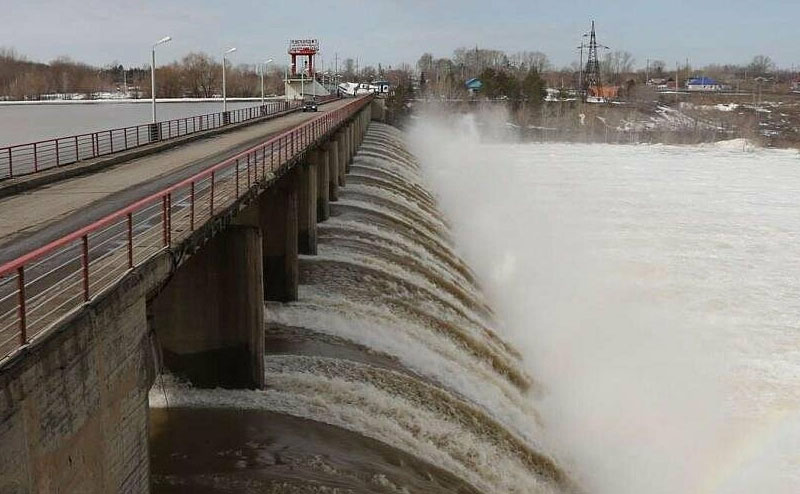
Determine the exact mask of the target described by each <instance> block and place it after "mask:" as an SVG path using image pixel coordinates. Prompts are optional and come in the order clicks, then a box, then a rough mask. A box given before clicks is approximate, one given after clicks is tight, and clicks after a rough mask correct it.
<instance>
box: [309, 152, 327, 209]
mask: <svg viewBox="0 0 800 494" xmlns="http://www.w3.org/2000/svg"><path fill="white" fill-rule="evenodd" d="M312 159H313V160H314V161H315V163H316V165H317V222H320V221H325V220H327V219H328V218H329V217H330V215H331V206H330V204H329V198H330V184H329V182H330V169H329V168H328V166H329V165H328V151H327V150H326V149H324V148H323V149H319V150H317V151H316V152H315V153H314V154H313V155H312Z"/></svg>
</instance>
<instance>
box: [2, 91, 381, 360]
mask: <svg viewBox="0 0 800 494" xmlns="http://www.w3.org/2000/svg"><path fill="white" fill-rule="evenodd" d="M371 99H372V96H365V97H362V98H359V99H356V100H354V101H352V102H350V103H348V104H346V105H345V106H343V107H342V108H339V109H337V110H333V111H331V112H327V113H325V114H323V115H320V116H318V117H316V118H313V119H311V120H309V121H307V122H305V123H303V124H301V125H298V126H297V127H294V128H293V129H291V130H288V131H286V132H283V133H281V134H280V135H277V136H275V137H272V138H271V139H269V140H267V141H265V142H264V143H262V144H259V145H256V146H254V147H252V148H250V149H248V150H246V151H243V152H242V153H239V154H237V155H236V156H233V157H231V158H229V159H226V160H224V161H222V162H220V163H218V164H216V165H213V166H211V167H209V168H207V169H205V170H203V171H202V172H199V173H197V174H195V175H193V176H191V177H189V178H187V179H184V180H182V181H180V182H178V183H175V184H173V185H171V186H169V187H167V188H165V189H163V190H161V191H160V192H157V193H155V194H152V195H150V196H148V197H146V198H144V199H140V200H138V201H136V202H134V203H132V204H130V205H128V206H126V207H124V208H122V209H119V210H117V211H116V212H114V213H111V214H109V215H107V216H105V217H103V218H101V219H100V220H98V221H95V222H94V223H91V224H90V225H87V226H85V227H83V228H81V229H79V230H77V231H74V232H72V233H70V234H68V235H66V236H64V237H62V238H60V239H58V240H55V241H53V242H51V243H49V244H47V245H45V246H43V247H40V248H38V249H36V250H34V251H32V252H29V253H28V254H25V255H23V256H20V257H19V258H17V259H15V260H13V261H9V262H7V263H5V264H3V265H2V266H0V359H2V358H5V357H7V356H8V355H10V354H12V353H13V352H15V351H16V350H17V349H19V348H20V347H22V346H24V345H26V344H27V343H28V342H30V340H31V338H33V337H35V336H36V335H37V334H39V333H41V332H42V331H44V330H46V329H47V328H49V327H50V326H52V325H53V324H55V323H56V322H57V321H59V320H60V319H61V318H63V317H64V316H65V315H67V314H69V313H70V312H72V311H74V310H76V309H78V308H80V307H81V306H82V305H83V304H85V303H86V302H88V301H89V300H91V299H92V297H93V296H95V295H96V294H98V293H99V292H100V291H102V290H104V289H106V288H108V287H110V286H111V285H113V284H115V283H116V282H118V281H119V280H120V279H121V278H122V277H123V276H124V275H125V274H126V273H128V271H129V270H131V269H133V268H134V267H136V266H138V265H141V264H142V263H144V262H145V261H146V260H148V259H149V258H151V257H152V256H153V255H155V254H157V253H158V252H160V251H162V250H163V249H168V248H169V247H171V246H172V245H176V243H177V242H180V241H181V240H184V239H186V238H187V237H188V236H189V235H191V233H192V232H193V231H195V230H196V229H197V228H198V227H200V226H201V225H202V224H203V223H205V222H206V221H208V220H209V219H211V218H212V217H214V215H215V214H217V213H218V212H220V211H222V210H223V209H224V208H226V207H227V206H229V205H231V204H233V203H234V201H236V200H237V199H238V198H240V197H242V195H244V194H245V193H247V191H248V190H249V189H250V188H251V187H253V186H255V185H263V184H264V183H266V182H268V181H270V180H273V179H274V178H275V177H276V176H278V175H279V173H280V172H281V171H282V170H283V169H284V168H285V167H286V166H287V165H288V164H289V163H291V161H292V159H294V158H295V157H297V156H298V155H299V154H301V153H303V152H304V151H305V150H306V149H308V148H309V147H310V146H311V145H312V144H314V143H316V142H317V141H318V140H319V139H321V138H322V137H324V136H325V135H326V134H328V133H329V132H331V131H332V130H333V129H335V128H336V127H337V126H338V125H339V124H341V123H342V122H343V121H345V120H347V119H348V118H350V117H351V116H353V115H354V114H355V113H356V112H357V111H358V110H360V109H361V108H363V107H364V106H365V105H366V104H368V103H369V102H370V100H371Z"/></svg>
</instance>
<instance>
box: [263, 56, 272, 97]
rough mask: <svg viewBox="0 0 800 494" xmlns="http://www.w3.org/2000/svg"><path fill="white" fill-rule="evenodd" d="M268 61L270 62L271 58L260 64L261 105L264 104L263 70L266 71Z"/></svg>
mask: <svg viewBox="0 0 800 494" xmlns="http://www.w3.org/2000/svg"><path fill="white" fill-rule="evenodd" d="M270 63H272V59H271V58H270V59H269V60H267V61H265V62H264V63H262V64H261V106H264V72H266V70H267V65H268V64H270Z"/></svg>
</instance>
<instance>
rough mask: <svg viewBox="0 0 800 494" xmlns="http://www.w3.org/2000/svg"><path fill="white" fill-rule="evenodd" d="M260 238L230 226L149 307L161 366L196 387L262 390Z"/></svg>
mask: <svg viewBox="0 0 800 494" xmlns="http://www.w3.org/2000/svg"><path fill="white" fill-rule="evenodd" d="M261 243H262V241H261V232H260V231H259V230H258V229H257V228H252V227H248V226H237V225H234V226H230V227H229V228H227V229H226V230H225V231H223V232H221V233H219V234H218V235H216V236H215V237H214V238H212V239H211V240H210V241H209V242H208V243H207V244H205V245H204V246H203V247H202V248H201V249H200V250H199V251H198V252H197V253H196V254H195V255H193V256H192V257H191V258H190V259H189V260H188V261H186V263H185V264H184V265H183V266H181V269H179V270H177V271H176V272H175V274H174V276H173V277H172V278H171V279H170V280H169V281H168V282H167V284H166V285H165V286H164V288H163V290H161V291H160V292H159V293H158V294H157V295H156V296H155V297H154V298H153V299H152V300H151V301H150V303H149V304H148V321H149V322H150V325H151V328H152V329H153V330H154V331H155V334H156V336H157V338H158V341H159V343H160V346H161V352H162V356H163V361H164V365H165V366H166V367H167V368H168V369H170V370H171V371H173V372H175V373H176V374H179V375H182V376H185V377H186V378H188V379H189V380H190V381H191V382H192V384H194V385H195V386H198V387H212V388H213V387H217V386H220V387H225V388H261V387H263V385H264V361H263V354H264V334H263V320H264V304H263V299H264V297H263V281H262V266H261V262H262V260H261Z"/></svg>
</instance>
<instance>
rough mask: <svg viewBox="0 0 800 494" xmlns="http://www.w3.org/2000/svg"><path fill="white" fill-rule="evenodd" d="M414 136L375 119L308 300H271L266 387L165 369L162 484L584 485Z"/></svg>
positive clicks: (159, 407) (340, 487) (323, 228)
mask: <svg viewBox="0 0 800 494" xmlns="http://www.w3.org/2000/svg"><path fill="white" fill-rule="evenodd" d="M403 141H404V139H403V136H402V134H401V133H400V131H398V130H396V129H394V128H392V127H389V126H386V125H381V124H376V123H373V124H372V125H371V126H370V129H369V131H368V133H367V136H366V139H365V141H364V143H363V145H362V146H361V149H360V150H359V152H358V154H357V156H356V157H355V159H354V162H353V164H352V167H351V171H350V173H349V174H348V175H347V186H346V187H344V188H343V189H340V197H339V200H338V201H337V202H333V203H331V218H330V219H329V220H327V221H325V222H324V223H320V224H319V229H318V236H319V247H318V249H319V252H318V255H316V256H301V260H300V289H299V300H298V301H297V302H294V303H288V304H278V303H275V304H272V303H269V304H267V306H266V315H265V319H266V321H265V335H266V348H267V355H266V357H265V367H266V382H267V387H266V389H265V390H263V391H250V390H222V389H216V390H201V389H196V388H193V387H191V386H190V385H189V384H187V383H182V382H180V380H179V379H177V378H175V377H172V376H168V377H167V378H166V379H164V380H162V379H159V380H158V381H157V384H156V386H155V387H154V389H153V391H152V392H151V399H150V401H151V406H152V407H153V409H152V411H151V415H152V424H151V437H152V457H153V461H152V476H153V483H154V485H153V487H154V492H192V493H197V492H253V493H256V492H258V493H262V492H286V493H294V492H342V493H344V492H431V493H435V492H442V493H445V492H462V493H473V492H474V493H477V492H485V493H513V492H542V493H548V492H568V491H572V490H573V485H572V483H571V481H570V480H569V477H568V476H567V475H566V474H565V472H564V471H563V470H562V469H561V468H560V467H559V466H558V465H557V463H556V462H555V461H554V460H553V459H552V458H551V457H550V456H549V455H548V454H547V452H546V451H545V450H544V448H543V447H542V444H541V443H540V438H541V437H542V433H541V427H542V424H541V421H540V420H539V417H538V415H537V412H536V408H535V401H534V399H533V397H535V396H536V395H537V393H539V392H540V389H539V385H538V384H537V383H536V381H535V379H534V378H533V377H532V376H530V375H529V374H528V373H527V372H526V371H525V370H524V366H523V365H522V363H521V356H520V354H519V352H518V351H517V350H516V349H515V348H514V347H513V346H511V345H509V344H508V342H506V341H505V340H504V339H503V338H502V337H501V335H500V332H499V331H498V328H497V321H496V318H495V316H494V315H493V313H492V310H491V308H490V307H489V306H488V305H487V302H486V300H485V297H484V295H483V294H482V293H481V290H480V288H479V284H478V282H477V281H476V279H475V275H474V274H473V273H472V271H471V270H470V268H469V267H468V266H467V265H466V264H465V263H464V262H463V261H462V260H461V259H460V257H459V256H458V254H457V253H456V251H455V248H454V245H453V242H452V240H451V238H450V233H449V226H448V224H447V221H446V219H445V218H444V217H443V216H442V215H441V214H440V213H439V211H438V210H437V205H436V201H435V199H434V197H433V195H432V194H431V192H430V191H429V190H427V189H426V187H424V186H423V185H422V184H423V183H424V181H423V179H422V177H421V175H420V173H421V172H420V169H419V164H418V163H417V161H416V159H415V158H414V157H413V156H412V155H411V154H410V153H409V152H408V151H407V149H406V146H405V144H404V142H403Z"/></svg>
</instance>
